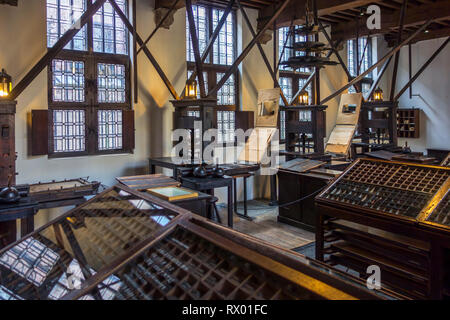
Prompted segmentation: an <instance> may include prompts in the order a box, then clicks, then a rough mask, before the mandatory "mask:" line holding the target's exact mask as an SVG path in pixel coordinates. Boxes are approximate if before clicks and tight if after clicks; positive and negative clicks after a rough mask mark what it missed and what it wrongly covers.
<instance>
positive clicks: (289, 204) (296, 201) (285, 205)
mask: <svg viewBox="0 0 450 320" xmlns="http://www.w3.org/2000/svg"><path fill="white" fill-rule="evenodd" d="M326 187H328V186H324V187H322V188H320V189H319V190H317V191H314V192H313V193H310V194H308V195H307V196H304V197H302V198H300V199H297V200H294V201H291V202H288V203H283V204H279V205H277V206H276V207H278V208H284V207H288V206H291V205H293V204H296V203H298V202H302V201H304V200H306V199H308V198H311V197H313V196H315V195H316V194H319V193H320V192H321V191H322V190H324V189H325V188H326Z"/></svg>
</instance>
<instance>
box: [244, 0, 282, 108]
mask: <svg viewBox="0 0 450 320" xmlns="http://www.w3.org/2000/svg"><path fill="white" fill-rule="evenodd" d="M237 3H238V6H239V10H240V11H241V13H242V17H243V18H244V20H245V23H246V24H247V27H248V29H249V30H250V33H251V34H252V37H253V38H254V37H256V33H255V30H254V29H253V27H252V24H251V23H250V20H249V19H248V16H247V13H246V12H245V9H244V8H243V7H242V5H241V2H240V1H239V0H237ZM274 32H275V31H274ZM274 39H275V37H274ZM256 46H257V47H258V49H259V52H260V53H261V57H262V58H263V60H264V63H265V65H266V67H267V70H268V71H269V73H270V75H271V76H272V79H273V82H274V86H275V87H276V88H279V87H280V84H279V83H278V79H277V75H276V73H275V72H274V71H273V70H272V66H271V65H270V62H269V59H267V56H266V53H265V52H264V49H263V48H262V46H261V44H260V43H259V42H257V43H256ZM275 50H276V46H275ZM274 53H275V52H274ZM280 93H281V99H282V100H283V103H284V105H285V106H288V105H289V104H288V103H289V102H288V101H287V99H286V96H285V95H284V93H283V91H280Z"/></svg>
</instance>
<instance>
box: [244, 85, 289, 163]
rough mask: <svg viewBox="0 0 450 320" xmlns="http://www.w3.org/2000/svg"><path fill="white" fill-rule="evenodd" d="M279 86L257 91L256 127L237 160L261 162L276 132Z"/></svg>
mask: <svg viewBox="0 0 450 320" xmlns="http://www.w3.org/2000/svg"><path fill="white" fill-rule="evenodd" d="M280 90H281V89H280V88H275V89H262V90H259V91H258V110H257V113H256V127H255V128H254V129H253V131H252V132H251V134H250V137H249V138H248V140H247V142H246V143H245V146H244V148H243V150H242V151H241V153H240V154H239V156H238V161H245V162H253V163H262V162H263V158H264V155H266V154H267V150H268V149H269V147H270V143H271V141H272V139H273V138H274V135H275V133H276V132H277V123H278V110H279V99H280V92H281V91H280Z"/></svg>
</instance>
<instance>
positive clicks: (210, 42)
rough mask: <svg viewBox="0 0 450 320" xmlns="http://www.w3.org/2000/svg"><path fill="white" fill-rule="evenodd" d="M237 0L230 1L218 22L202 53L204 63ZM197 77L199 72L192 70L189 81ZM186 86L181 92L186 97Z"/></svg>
mask: <svg viewBox="0 0 450 320" xmlns="http://www.w3.org/2000/svg"><path fill="white" fill-rule="evenodd" d="M234 2H235V0H230V2H229V3H228V6H227V7H226V9H225V11H224V13H223V15H222V18H220V20H219V23H218V24H217V26H216V28H215V29H214V32H213V34H212V35H211V37H210V38H209V40H208V44H207V45H206V48H205V51H204V52H203V54H202V59H201V60H202V63H204V62H205V60H206V58H207V57H208V55H209V52H210V51H211V48H212V47H213V44H214V42H215V41H216V39H217V37H218V36H219V33H220V30H221V29H222V27H223V25H224V24H225V21H227V17H228V15H229V14H230V12H231V9H232V8H233V5H234ZM195 77H197V72H196V71H194V72H192V74H191V76H190V77H189V81H192V80H194V79H195ZM185 91H186V88H184V89H183V92H182V93H181V96H182V97H184V95H185V94H186V92H185Z"/></svg>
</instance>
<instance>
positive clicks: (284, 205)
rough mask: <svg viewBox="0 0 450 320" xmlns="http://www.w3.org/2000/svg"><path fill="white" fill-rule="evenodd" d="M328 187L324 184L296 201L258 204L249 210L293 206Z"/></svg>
mask: <svg viewBox="0 0 450 320" xmlns="http://www.w3.org/2000/svg"><path fill="white" fill-rule="evenodd" d="M326 187H327V186H324V187H322V188H320V189H319V190H316V191H314V192H313V193H310V194H308V195H306V196H304V197H302V198H300V199H297V200H294V201H291V202H288V203H282V204H278V205H273V206H270V207H263V206H258V207H254V208H248V209H247V210H249V211H254V210H264V209H271V208H284V207H288V206H291V205H293V204H296V203H298V202H302V201H305V200H306V199H308V198H311V197H313V196H315V195H316V194H318V193H320V192H321V191H322V190H324V189H325V188H326ZM238 208H239V209H242V207H241V206H239V207H238Z"/></svg>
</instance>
